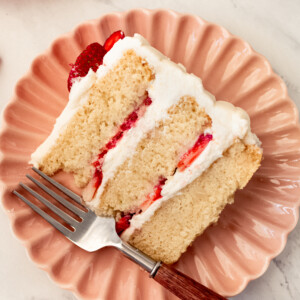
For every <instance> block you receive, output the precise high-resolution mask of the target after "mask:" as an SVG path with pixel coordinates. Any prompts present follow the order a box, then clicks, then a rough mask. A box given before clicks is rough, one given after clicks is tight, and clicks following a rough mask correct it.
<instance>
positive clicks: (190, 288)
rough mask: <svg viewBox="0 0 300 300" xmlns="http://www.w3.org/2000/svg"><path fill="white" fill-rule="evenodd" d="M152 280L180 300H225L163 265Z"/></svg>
mask: <svg viewBox="0 0 300 300" xmlns="http://www.w3.org/2000/svg"><path fill="white" fill-rule="evenodd" d="M153 279H154V280H155V281H157V282H158V283H160V284H161V285H162V286H163V287H165V288H166V289H168V290H169V291H170V292H172V293H173V294H174V295H176V296H177V297H179V298H180V299H182V300H202V299H203V300H204V299H205V300H208V299H209V300H226V298H224V297H222V296H221V295H219V294H217V293H215V292H214V291H212V290H210V289H209V288H207V287H205V286H204V285H202V284H201V283H198V282H197V281H195V280H193V279H192V278H190V277H188V276H186V275H184V274H183V273H181V272H179V271H177V270H175V269H173V268H171V267H169V266H167V265H165V264H162V265H161V266H160V268H159V269H158V271H157V273H156V274H155V276H154V278H153Z"/></svg>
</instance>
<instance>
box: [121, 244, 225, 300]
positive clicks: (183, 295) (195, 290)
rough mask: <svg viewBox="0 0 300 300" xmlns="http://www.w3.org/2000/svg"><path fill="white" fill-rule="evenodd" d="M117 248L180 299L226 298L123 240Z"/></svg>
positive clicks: (222, 299) (213, 299)
mask: <svg viewBox="0 0 300 300" xmlns="http://www.w3.org/2000/svg"><path fill="white" fill-rule="evenodd" d="M118 248H119V250H121V251H122V252H123V253H124V254H125V255H126V256H127V257H128V258H129V259H130V260H132V261H134V262H135V263H137V264H138V265H140V266H141V267H142V268H143V269H144V270H146V271H147V272H148V273H150V277H152V278H153V279H154V280H155V281H157V282H158V283H160V284H161V285H162V286H163V287H165V288H166V289H168V290H169V291H170V292H171V293H173V294H174V295H176V296H177V297H179V298H180V299H182V300H204V299H206V300H207V299H210V300H225V299H226V298H224V297H222V296H221V295H219V294H217V293H215V292H214V291H212V290H210V289H209V288H207V287H205V286H204V285H202V284H201V283H199V282H197V281H195V280H193V279H192V278H190V277H188V276H187V275H185V274H183V273H181V272H179V271H177V270H176V269H174V268H171V267H170V266H167V265H165V264H162V263H161V262H156V261H155V260H153V259H152V258H150V257H149V256H148V255H146V254H145V253H143V252H141V251H140V250H138V249H136V248H134V247H132V246H131V245H129V244H127V243H125V242H122V244H121V245H119V247H118Z"/></svg>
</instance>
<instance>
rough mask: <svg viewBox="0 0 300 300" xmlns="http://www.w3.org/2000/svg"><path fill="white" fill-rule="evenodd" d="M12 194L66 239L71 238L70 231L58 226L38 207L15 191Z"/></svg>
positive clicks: (56, 222)
mask: <svg viewBox="0 0 300 300" xmlns="http://www.w3.org/2000/svg"><path fill="white" fill-rule="evenodd" d="M13 193H14V194H15V195H16V196H17V197H18V198H20V199H21V200H22V201H23V202H25V203H26V204H27V205H29V206H30V207H31V208H32V209H33V210H34V211H35V212H36V213H38V214H39V215H40V216H41V217H42V218H44V219H45V220H46V221H47V222H48V223H50V224H51V225H52V226H53V227H55V228H56V229H57V230H59V231H60V232H61V233H62V234H64V235H65V236H66V237H68V238H70V239H71V238H72V233H73V232H72V231H71V230H69V229H68V228H66V227H65V226H63V225H62V224H60V223H59V222H58V221H56V220H55V219H53V218H52V217H51V216H50V215H48V214H47V213H45V212H44V211H43V210H42V209H40V208H39V207H38V206H36V205H35V204H33V203H32V202H30V201H29V200H27V199H26V198H25V197H24V196H22V195H21V194H19V193H18V192H17V191H13Z"/></svg>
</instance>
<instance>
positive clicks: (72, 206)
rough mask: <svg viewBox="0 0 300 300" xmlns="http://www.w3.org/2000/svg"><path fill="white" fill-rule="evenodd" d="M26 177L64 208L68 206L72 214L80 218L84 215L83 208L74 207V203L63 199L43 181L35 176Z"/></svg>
mask: <svg viewBox="0 0 300 300" xmlns="http://www.w3.org/2000/svg"><path fill="white" fill-rule="evenodd" d="M26 177H27V178H28V179H30V180H31V181H32V182H34V183H35V184H36V185H37V186H39V187H40V188H41V189H42V190H43V191H45V192H46V193H47V194H48V195H50V196H52V197H53V198H54V199H55V200H57V201H58V202H59V203H60V204H62V205H63V206H65V207H66V208H68V209H69V210H70V211H71V212H73V213H74V214H76V215H78V216H80V217H81V218H83V217H84V215H85V214H86V213H85V212H84V211H83V210H81V209H79V208H78V207H76V206H75V205H73V204H72V203H70V202H69V201H67V200H66V199H64V198H63V197H61V196H60V195H58V194H56V193H55V192H54V191H52V190H51V189H49V188H48V187H47V186H45V185H44V184H43V183H41V182H39V181H38V180H36V179H35V178H33V177H32V176H30V175H26Z"/></svg>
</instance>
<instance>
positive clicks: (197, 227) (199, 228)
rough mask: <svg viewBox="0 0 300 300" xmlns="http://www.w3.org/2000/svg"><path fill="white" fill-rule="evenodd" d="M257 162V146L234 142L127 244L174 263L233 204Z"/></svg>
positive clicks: (159, 210)
mask: <svg viewBox="0 0 300 300" xmlns="http://www.w3.org/2000/svg"><path fill="white" fill-rule="evenodd" d="M260 160H261V153H260V152H258V151H257V147H256V146H253V145H251V146H248V145H245V144H243V143H242V142H241V141H237V142H236V143H235V144H234V145H232V146H231V147H230V148H229V149H228V150H227V151H226V153H224V155H223V157H221V158H219V159H218V160H217V161H216V162H215V163H214V164H213V165H211V166H210V168H209V169H207V170H206V171H205V172H204V173H203V174H202V175H201V176H199V177H198V178H197V179H196V180H194V181H193V182H192V183H191V184H189V185H188V186H186V187H185V188H184V189H183V190H181V193H180V195H177V196H175V197H173V198H172V199H170V200H168V201H166V202H164V203H163V204H162V206H161V207H160V208H159V209H158V210H157V211H156V212H155V214H154V216H153V217H152V218H151V219H150V220H149V221H148V222H147V223H145V224H144V225H143V227H142V229H141V230H139V231H136V232H135V233H134V234H133V235H132V236H131V238H130V240H129V242H130V244H132V245H133V246H135V247H137V248H138V249H140V250H142V251H144V252H145V253H146V254H148V255H149V256H151V257H152V258H154V259H156V260H162V261H164V262H165V263H167V264H170V263H174V262H176V261H177V260H178V259H179V257H180V255H181V254H182V253H184V252H185V251H186V248H187V247H188V246H189V245H190V244H191V243H192V242H193V240H194V239H195V237H196V236H198V235H200V234H201V233H202V232H203V231H204V230H205V229H206V228H207V227H208V226H209V225H210V224H212V223H214V222H216V221H217V220H218V218H219V215H220V213H221V211H222V210H223V208H224V207H225V205H226V204H228V203H232V202H233V195H234V193H235V191H236V190H237V189H242V188H243V187H244V186H245V185H246V184H247V182H248V181H249V180H250V178H251V177H252V175H253V173H254V172H255V171H256V170H257V168H258V167H259V164H260Z"/></svg>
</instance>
